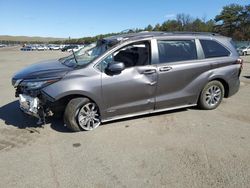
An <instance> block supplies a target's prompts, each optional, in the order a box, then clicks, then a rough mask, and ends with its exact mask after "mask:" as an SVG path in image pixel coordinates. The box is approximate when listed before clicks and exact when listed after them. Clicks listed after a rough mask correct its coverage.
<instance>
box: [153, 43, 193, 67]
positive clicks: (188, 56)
mask: <svg viewBox="0 0 250 188" xmlns="http://www.w3.org/2000/svg"><path fill="white" fill-rule="evenodd" d="M158 49H159V61H160V63H170V62H176V61H187V60H194V59H197V50H196V45H195V40H164V41H163V40H161V41H158Z"/></svg>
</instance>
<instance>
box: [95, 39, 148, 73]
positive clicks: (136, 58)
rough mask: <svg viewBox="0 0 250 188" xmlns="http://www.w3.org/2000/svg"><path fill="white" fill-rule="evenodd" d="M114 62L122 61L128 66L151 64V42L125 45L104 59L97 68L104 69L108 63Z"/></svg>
mask: <svg viewBox="0 0 250 188" xmlns="http://www.w3.org/2000/svg"><path fill="white" fill-rule="evenodd" d="M114 62H122V63H124V65H125V67H126V68H129V67H134V66H144V65H148V64H150V43H149V42H140V43H133V44H130V45H128V46H125V47H123V48H121V49H119V50H117V51H116V52H114V53H113V54H111V55H110V56H108V57H107V58H105V59H104V60H102V61H101V62H100V63H99V65H97V68H98V69H99V70H101V71H103V70H104V69H105V68H106V67H107V65H108V64H110V63H114Z"/></svg>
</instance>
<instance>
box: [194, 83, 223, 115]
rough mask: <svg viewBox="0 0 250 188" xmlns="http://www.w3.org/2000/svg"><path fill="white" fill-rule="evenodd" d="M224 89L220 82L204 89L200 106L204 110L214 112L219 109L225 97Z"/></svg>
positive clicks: (209, 84) (210, 84) (208, 84)
mask: <svg viewBox="0 0 250 188" xmlns="http://www.w3.org/2000/svg"><path fill="white" fill-rule="evenodd" d="M224 92H225V91H224V87H223V85H222V83H221V82H219V81H216V80H214V81H211V82H209V83H207V85H206V86H205V87H204V88H203V90H202V92H201V94H200V98H199V102H198V105H199V107H200V108H201V109H204V110H213V109H215V108H217V107H218V106H219V105H220V103H221V101H222V99H223V97H224Z"/></svg>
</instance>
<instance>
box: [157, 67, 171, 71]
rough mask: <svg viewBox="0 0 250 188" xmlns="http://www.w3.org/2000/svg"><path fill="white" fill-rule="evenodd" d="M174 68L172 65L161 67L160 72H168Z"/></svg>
mask: <svg viewBox="0 0 250 188" xmlns="http://www.w3.org/2000/svg"><path fill="white" fill-rule="evenodd" d="M171 69H172V67H161V68H160V69H159V70H160V72H167V71H170V70H171Z"/></svg>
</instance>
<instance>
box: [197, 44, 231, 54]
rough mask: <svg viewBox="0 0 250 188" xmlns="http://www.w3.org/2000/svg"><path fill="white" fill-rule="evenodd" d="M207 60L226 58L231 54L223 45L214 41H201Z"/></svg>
mask: <svg viewBox="0 0 250 188" xmlns="http://www.w3.org/2000/svg"><path fill="white" fill-rule="evenodd" d="M200 42H201V46H202V48H203V51H204V54H205V58H212V57H225V56H229V55H230V52H229V51H228V50H227V49H226V48H225V47H224V46H222V45H221V44H219V43H218V42H216V41H213V40H200Z"/></svg>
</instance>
